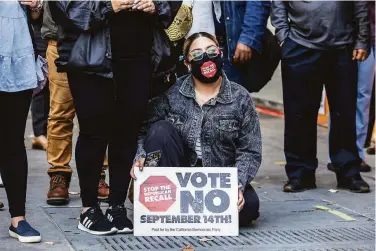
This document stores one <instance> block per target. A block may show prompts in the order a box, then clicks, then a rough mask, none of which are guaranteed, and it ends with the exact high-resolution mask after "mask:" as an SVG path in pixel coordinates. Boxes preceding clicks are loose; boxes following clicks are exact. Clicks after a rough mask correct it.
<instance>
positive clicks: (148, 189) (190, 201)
mask: <svg viewBox="0 0 376 251" xmlns="http://www.w3.org/2000/svg"><path fill="white" fill-rule="evenodd" d="M135 172H136V176H137V180H136V181H135V183H134V235H135V236H237V235H238V234H239V223H238V209H237V208H238V207H237V202H238V174H237V169H236V168H233V167H219V168H210V167H209V168H203V167H199V168H193V167H192V168H182V167H178V168H175V167H145V168H144V170H143V171H142V172H140V171H139V170H136V171H135Z"/></svg>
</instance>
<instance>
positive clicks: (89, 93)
mask: <svg viewBox="0 0 376 251" xmlns="http://www.w3.org/2000/svg"><path fill="white" fill-rule="evenodd" d="M68 80H69V85H70V88H71V91H72V96H73V100H74V105H75V108H76V112H77V119H78V123H79V127H80V133H79V136H78V139H77V145H76V155H75V156H76V166H77V173H78V178H79V183H80V189H81V199H82V206H83V209H82V213H81V215H80V221H79V224H78V229H80V230H82V231H85V232H88V233H90V234H95V235H106V234H112V233H115V232H116V231H117V229H116V228H115V227H114V225H113V224H112V223H111V222H110V221H109V219H107V218H105V216H104V215H103V212H102V210H101V209H100V207H99V205H98V183H99V180H100V175H101V170H102V167H103V162H104V156H105V154H106V148H107V145H108V142H109V135H110V132H111V125H112V124H113V123H114V120H113V111H114V103H115V102H114V83H113V80H112V79H108V78H104V77H100V76H96V75H94V74H85V73H68Z"/></svg>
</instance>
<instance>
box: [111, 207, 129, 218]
mask: <svg viewBox="0 0 376 251" xmlns="http://www.w3.org/2000/svg"><path fill="white" fill-rule="evenodd" d="M111 216H112V217H114V218H117V217H127V209H126V208H125V207H124V205H118V206H113V207H112V209H111Z"/></svg>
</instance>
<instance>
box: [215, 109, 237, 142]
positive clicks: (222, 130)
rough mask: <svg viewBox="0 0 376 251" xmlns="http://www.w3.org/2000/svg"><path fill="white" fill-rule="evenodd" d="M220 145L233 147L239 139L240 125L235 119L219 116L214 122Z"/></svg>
mask: <svg viewBox="0 0 376 251" xmlns="http://www.w3.org/2000/svg"><path fill="white" fill-rule="evenodd" d="M214 123H215V127H216V129H217V134H218V136H219V140H220V145H224V146H233V145H234V142H235V140H236V139H237V138H238V137H239V130H240V123H239V121H238V120H236V119H235V118H233V117H227V116H219V117H217V118H216V120H215V121H214Z"/></svg>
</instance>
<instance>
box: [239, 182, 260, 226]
mask: <svg viewBox="0 0 376 251" xmlns="http://www.w3.org/2000/svg"><path fill="white" fill-rule="evenodd" d="M244 200H245V204H244V207H243V209H242V210H241V211H240V213H239V225H240V226H248V225H249V224H250V223H252V221H255V220H257V219H258V217H259V216H260V213H259V209H260V200H259V198H258V196H257V193H256V191H255V189H253V187H252V186H251V185H249V186H247V187H246V189H245V192H244Z"/></svg>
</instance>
